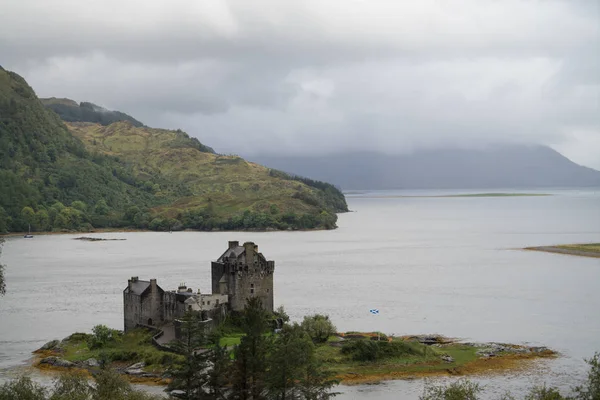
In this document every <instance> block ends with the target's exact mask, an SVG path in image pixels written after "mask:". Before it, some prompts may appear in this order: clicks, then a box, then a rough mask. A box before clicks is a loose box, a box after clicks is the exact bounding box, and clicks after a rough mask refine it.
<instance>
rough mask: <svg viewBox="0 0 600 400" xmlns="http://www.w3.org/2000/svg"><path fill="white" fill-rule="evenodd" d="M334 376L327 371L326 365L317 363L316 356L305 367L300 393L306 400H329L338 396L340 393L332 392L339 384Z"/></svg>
mask: <svg viewBox="0 0 600 400" xmlns="http://www.w3.org/2000/svg"><path fill="white" fill-rule="evenodd" d="M332 376H333V374H332V373H331V372H330V371H327V369H325V367H324V365H323V364H322V363H321V362H319V361H317V359H316V358H315V356H314V354H313V355H312V357H311V358H310V359H309V361H308V363H307V364H306V365H304V369H303V373H302V376H301V377H300V393H301V394H302V398H303V399H305V400H328V399H330V398H332V397H335V396H337V395H338V394H339V393H338V392H332V391H331V388H332V387H333V386H335V385H337V384H338V383H339V381H338V380H337V379H334V378H333V377H332Z"/></svg>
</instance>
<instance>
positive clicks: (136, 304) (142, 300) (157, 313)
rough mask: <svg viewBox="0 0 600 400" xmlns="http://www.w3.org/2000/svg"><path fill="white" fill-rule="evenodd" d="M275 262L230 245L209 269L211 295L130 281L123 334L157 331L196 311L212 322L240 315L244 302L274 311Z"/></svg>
mask: <svg viewBox="0 0 600 400" xmlns="http://www.w3.org/2000/svg"><path fill="white" fill-rule="evenodd" d="M274 271H275V262H274V261H267V259H266V258H265V256H263V254H262V253H259V252H258V246H257V245H256V244H254V243H253V242H246V243H244V244H243V245H242V246H240V244H239V242H237V241H232V242H229V246H228V247H227V250H225V252H224V253H223V254H222V255H221V256H220V257H219V258H218V259H217V261H214V262H212V265H211V283H212V294H204V293H200V291H199V290H198V292H196V293H194V291H193V290H192V289H191V288H187V287H186V286H185V285H184V284H181V285H180V286H179V288H178V289H177V290H172V291H166V290H163V289H162V288H161V287H160V286H158V284H157V282H156V279H150V280H149V281H143V280H140V279H138V277H132V278H131V279H129V281H128V284H127V287H126V288H125V290H123V311H124V324H125V332H127V331H129V330H131V329H134V328H136V327H138V326H144V327H153V328H159V327H163V326H165V325H168V324H172V323H173V322H174V321H175V320H177V319H178V318H181V317H183V316H184V315H185V313H186V312H189V311H195V312H199V313H201V314H202V315H203V317H204V318H214V317H216V316H218V315H219V314H223V313H226V312H228V311H242V310H243V309H244V306H245V304H246V299H248V298H251V297H258V298H260V300H261V301H262V305H263V307H264V308H265V309H266V310H268V311H273V273H274Z"/></svg>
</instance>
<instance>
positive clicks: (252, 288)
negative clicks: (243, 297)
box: [250, 283, 254, 294]
mask: <svg viewBox="0 0 600 400" xmlns="http://www.w3.org/2000/svg"><path fill="white" fill-rule="evenodd" d="M250 294H254V283H251V284H250Z"/></svg>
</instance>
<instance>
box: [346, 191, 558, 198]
mask: <svg viewBox="0 0 600 400" xmlns="http://www.w3.org/2000/svg"><path fill="white" fill-rule="evenodd" d="M345 194H346V195H350V197H352V196H353V195H354V196H356V197H362V198H369V199H447V198H470V197H546V196H554V195H553V194H550V193H458V194H441V195H376V194H374V195H368V194H367V193H365V192H362V193H360V192H356V193H345ZM361 194H364V196H361Z"/></svg>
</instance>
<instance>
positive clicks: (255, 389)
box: [232, 297, 269, 400]
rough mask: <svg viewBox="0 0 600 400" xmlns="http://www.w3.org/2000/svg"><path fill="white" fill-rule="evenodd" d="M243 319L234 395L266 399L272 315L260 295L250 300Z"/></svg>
mask: <svg viewBox="0 0 600 400" xmlns="http://www.w3.org/2000/svg"><path fill="white" fill-rule="evenodd" d="M241 321H242V331H243V333H244V336H243V337H242V339H241V342H240V344H239V345H238V346H236V348H235V350H234V358H235V361H234V363H233V390H232V397H233V398H234V399H236V400H262V399H264V398H265V375H266V372H267V360H266V358H267V352H268V350H269V343H268V338H267V337H266V333H267V332H268V330H269V314H268V313H267V312H266V311H265V310H264V309H263V307H262V302H261V301H260V299H259V298H256V297H253V298H250V299H248V300H247V302H246V307H245V308H244V311H243V313H242V318H241Z"/></svg>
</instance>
